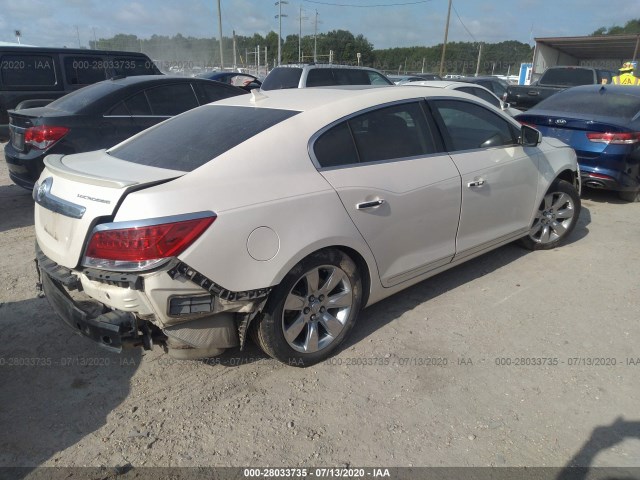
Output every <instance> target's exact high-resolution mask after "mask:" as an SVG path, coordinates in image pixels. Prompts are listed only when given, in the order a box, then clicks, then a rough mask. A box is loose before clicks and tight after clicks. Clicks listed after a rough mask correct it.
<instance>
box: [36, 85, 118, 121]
mask: <svg viewBox="0 0 640 480" xmlns="http://www.w3.org/2000/svg"><path fill="white" fill-rule="evenodd" d="M120 88H121V87H120V86H119V85H117V84H115V83H113V82H112V81H111V80H107V81H105V82H100V83H96V84H94V85H89V86H87V87H84V88H81V89H79V90H76V91H75V92H71V93H69V94H68V95H65V96H64V97H62V98H59V99H58V100H56V101H54V102H51V103H50V104H49V105H47V106H48V107H51V108H55V109H56V110H62V111H64V112H69V113H78V112H80V111H81V110H82V109H84V108H85V107H88V106H89V105H91V104H92V103H94V102H95V101H97V100H100V99H102V98H104V97H105V96H106V95H109V94H111V93H113V92H115V91H117V90H119V89H120Z"/></svg>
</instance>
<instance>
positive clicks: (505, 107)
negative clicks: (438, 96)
mask: <svg viewBox="0 0 640 480" xmlns="http://www.w3.org/2000/svg"><path fill="white" fill-rule="evenodd" d="M403 85H411V86H420V87H431V88H446V89H448V90H457V91H459V92H464V93H468V94H470V95H473V96H474V97H478V98H481V99H482V100H484V101H485V102H487V103H489V104H491V105H493V106H494V107H496V108H497V109H498V110H502V111H503V112H504V113H506V114H507V115H509V116H511V117H515V116H516V115H518V114H520V113H522V110H518V109H517V108H513V107H512V106H511V105H509V104H508V103H507V102H505V101H503V100H501V99H500V98H498V97H497V96H496V94H495V93H493V92H492V91H491V90H489V89H488V88H485V87H483V86H482V85H478V84H476V83H468V82H452V81H450V80H442V81H437V80H413V81H410V82H406V83H404V84H403Z"/></svg>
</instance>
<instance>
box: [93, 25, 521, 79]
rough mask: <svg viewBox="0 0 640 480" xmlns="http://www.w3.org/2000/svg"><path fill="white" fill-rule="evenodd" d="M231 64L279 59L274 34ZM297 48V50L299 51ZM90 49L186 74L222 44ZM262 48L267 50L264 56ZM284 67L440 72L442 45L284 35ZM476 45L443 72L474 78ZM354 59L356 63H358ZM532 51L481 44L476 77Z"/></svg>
mask: <svg viewBox="0 0 640 480" xmlns="http://www.w3.org/2000/svg"><path fill="white" fill-rule="evenodd" d="M233 44H234V39H233V37H223V39H222V50H223V60H224V66H225V67H231V66H232V65H233V64H234V54H233ZM235 45H236V48H235V64H236V65H237V66H249V67H252V66H254V65H256V63H258V62H257V61H256V55H257V49H258V47H259V48H260V58H259V60H260V61H259V63H260V65H263V66H264V65H265V57H266V59H267V61H268V63H269V66H270V67H273V66H274V65H275V62H276V58H277V51H278V34H277V33H276V32H273V31H272V32H269V33H268V34H267V35H266V36H262V35H260V34H254V35H253V36H250V37H249V36H242V35H236V36H235ZM299 46H300V48H299ZM90 48H96V49H104V50H125V51H138V52H144V53H146V54H147V55H148V56H149V57H150V58H152V59H153V60H154V61H156V63H159V66H160V67H161V69H163V68H162V67H163V66H164V67H165V68H164V69H163V70H168V69H169V67H171V66H177V67H184V68H186V69H189V68H191V69H193V68H194V67H195V68H214V67H219V66H220V65H221V61H220V44H219V42H218V39H215V38H195V37H185V36H183V35H182V34H177V35H174V36H171V37H169V36H164V35H152V36H151V37H150V38H138V37H137V36H136V35H126V34H118V35H115V36H114V37H112V38H100V39H98V40H96V41H91V42H90ZM265 49H266V51H265ZM281 49H282V54H281V56H282V63H296V62H298V59H299V57H300V56H302V60H303V62H311V61H313V59H314V50H315V52H316V58H317V61H319V62H329V61H330V60H331V61H333V62H334V63H341V64H350V65H355V64H357V63H358V62H359V63H360V64H361V65H365V66H370V67H374V68H378V69H380V70H384V71H386V72H387V73H417V72H424V73H428V72H436V73H437V72H438V71H439V69H440V57H441V54H442V44H439V45H434V46H430V47H423V46H415V47H404V48H388V49H374V48H373V45H372V44H371V42H369V41H368V40H367V39H366V38H365V37H364V36H363V35H353V34H352V33H351V32H349V31H346V30H332V31H330V32H326V33H319V34H318V35H317V36H316V37H315V38H314V36H313V35H305V36H303V37H302V39H301V40H299V37H298V35H296V34H294V35H287V36H286V37H285V38H283V42H282V47H281ZM479 49H480V45H479V44H477V43H471V42H450V43H448V44H447V57H446V62H445V65H444V67H445V73H456V74H474V73H475V72H476V68H477V62H478V53H479ZM358 54H360V55H359V57H360V58H359V59H358ZM532 56H533V49H532V47H531V46H529V45H528V44H526V43H521V42H517V41H505V42H499V43H484V44H482V56H481V57H480V68H479V73H480V74H503V75H504V74H507V73H509V72H510V73H514V72H517V69H518V68H519V66H520V63H522V62H530V61H531V58H532Z"/></svg>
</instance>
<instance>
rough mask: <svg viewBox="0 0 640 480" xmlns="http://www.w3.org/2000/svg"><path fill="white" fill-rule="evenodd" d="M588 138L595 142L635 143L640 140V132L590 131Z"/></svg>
mask: <svg viewBox="0 0 640 480" xmlns="http://www.w3.org/2000/svg"><path fill="white" fill-rule="evenodd" d="M587 138H588V139H589V140H591V141H592V142H595V143H606V144H614V145H633V144H634V143H638V142H640V133H638V132H624V133H600V132H589V133H587Z"/></svg>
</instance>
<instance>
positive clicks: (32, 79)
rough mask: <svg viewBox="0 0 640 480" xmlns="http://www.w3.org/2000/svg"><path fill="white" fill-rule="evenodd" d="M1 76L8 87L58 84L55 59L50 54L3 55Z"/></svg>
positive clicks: (1, 58) (0, 69) (0, 64)
mask: <svg viewBox="0 0 640 480" xmlns="http://www.w3.org/2000/svg"><path fill="white" fill-rule="evenodd" d="M0 78H2V85H4V86H7V87H18V88H21V87H23V88H24V87H27V88H28V87H44V86H55V85H56V84H57V79H56V69H55V63H54V59H53V57H52V56H50V55H2V57H0Z"/></svg>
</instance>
